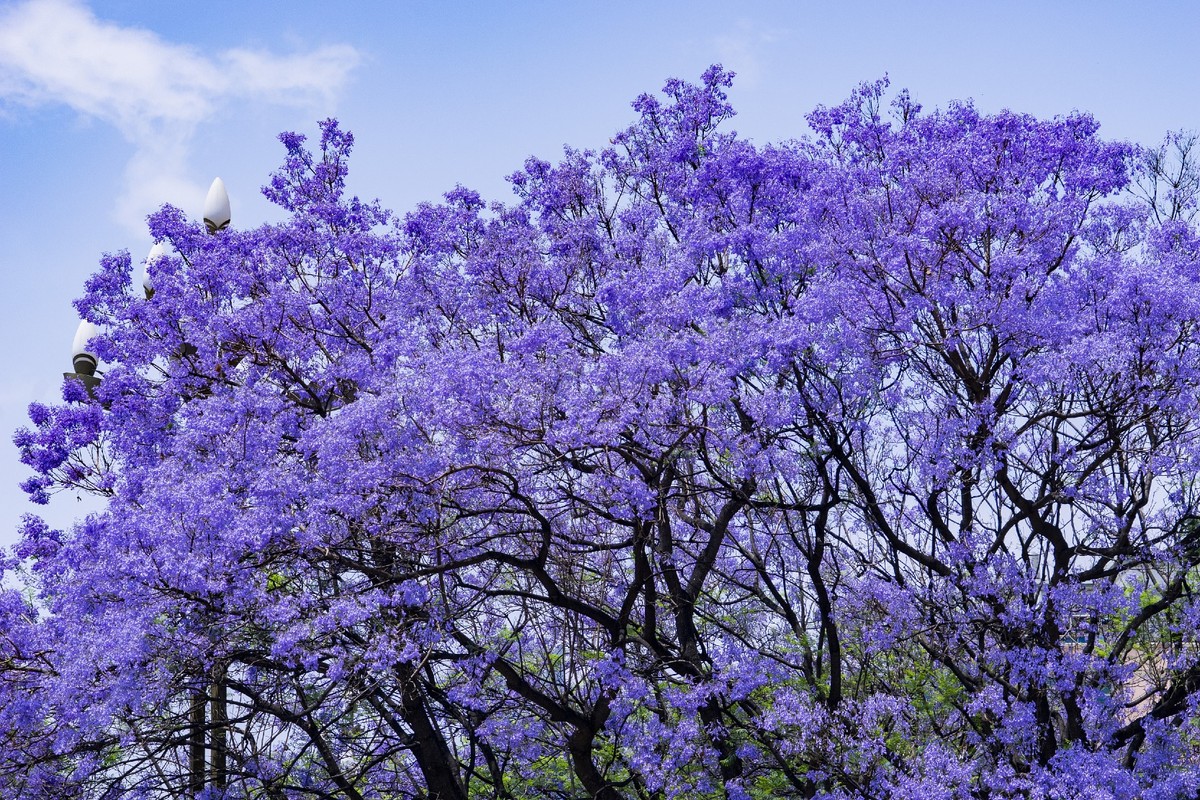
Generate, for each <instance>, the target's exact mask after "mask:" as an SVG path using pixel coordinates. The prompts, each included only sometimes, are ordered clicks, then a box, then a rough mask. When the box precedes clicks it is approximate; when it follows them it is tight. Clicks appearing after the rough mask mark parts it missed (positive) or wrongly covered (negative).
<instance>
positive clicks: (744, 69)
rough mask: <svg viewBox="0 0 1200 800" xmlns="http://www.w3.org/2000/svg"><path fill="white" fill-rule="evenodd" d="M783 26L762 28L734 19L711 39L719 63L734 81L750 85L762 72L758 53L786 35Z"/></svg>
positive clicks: (760, 55) (751, 85)
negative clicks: (729, 26)
mask: <svg viewBox="0 0 1200 800" xmlns="http://www.w3.org/2000/svg"><path fill="white" fill-rule="evenodd" d="M787 33H788V32H787V31H786V30H783V29H776V30H769V31H768V30H763V29H762V28H761V26H756V25H754V24H752V23H751V22H749V21H748V20H744V19H742V20H738V21H737V22H736V23H735V24H734V26H733V28H731V29H730V30H729V31H728V32H726V33H724V34H722V35H720V36H717V37H716V38H715V40H714V41H713V44H714V45H715V47H716V51H717V56H718V57H719V58H720V59H721V63H722V64H723V65H724V66H726V67H728V68H729V69H732V70H733V71H734V72H736V73H737V76H738V84H739V85H741V86H743V87H754V86H755V85H757V84H758V82H759V80H760V79H761V78H762V74H763V61H764V59H763V58H762V53H763V51H764V50H766V49H767V48H769V47H770V46H771V45H773V44H775V43H776V42H778V41H781V40H782V39H784V38H786V36H787Z"/></svg>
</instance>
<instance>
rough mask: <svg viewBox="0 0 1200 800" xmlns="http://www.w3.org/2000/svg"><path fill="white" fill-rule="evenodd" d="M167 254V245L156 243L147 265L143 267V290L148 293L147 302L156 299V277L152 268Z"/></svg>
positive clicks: (147, 259)
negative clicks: (151, 272) (151, 271)
mask: <svg viewBox="0 0 1200 800" xmlns="http://www.w3.org/2000/svg"><path fill="white" fill-rule="evenodd" d="M166 254H167V247H166V245H164V244H163V243H162V242H155V243H154V246H153V247H151V248H150V253H149V254H148V255H147V256H146V263H145V264H143V265H142V290H143V291H144V292H145V293H146V299H147V300H149V299H150V298H151V297H154V276H153V275H151V274H150V266H151V265H152V264H153V263H154V262H155V261H158V260H159V259H160V258H162V257H163V256H165V255H166Z"/></svg>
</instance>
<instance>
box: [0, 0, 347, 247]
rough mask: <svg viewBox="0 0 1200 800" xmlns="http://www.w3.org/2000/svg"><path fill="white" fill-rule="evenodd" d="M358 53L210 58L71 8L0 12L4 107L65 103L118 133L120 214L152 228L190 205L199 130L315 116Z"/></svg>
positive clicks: (35, 0) (42, 4) (36, 0)
mask: <svg viewBox="0 0 1200 800" xmlns="http://www.w3.org/2000/svg"><path fill="white" fill-rule="evenodd" d="M358 61H359V56H358V53H357V52H356V51H355V50H354V49H353V48H352V47H349V46H345V45H333V46H327V47H321V48H318V49H315V50H312V51H309V52H304V53H293V54H288V55H277V54H274V53H270V52H262V51H257V50H248V49H230V50H225V51H222V52H219V53H215V54H206V53H202V52H201V51H200V50H199V49H197V48H195V47H192V46H190V45H186V44H179V43H174V42H169V41H165V40H164V39H162V38H161V37H160V36H158V35H157V34H155V33H153V32H151V31H148V30H143V29H140V28H133V27H122V26H120V25H116V24H113V23H110V22H106V21H103V20H100V19H97V18H96V16H95V15H94V14H93V13H92V12H91V11H90V10H89V9H88V8H87V7H85V6H83V5H81V4H79V3H78V2H73V1H72V0H29V2H25V3H20V4H17V5H15V6H11V7H9V8H8V9H0V100H4V101H7V102H9V103H19V104H27V105H44V104H65V105H67V106H69V107H71V108H73V109H75V110H76V111H78V112H79V113H80V114H83V115H86V116H88V117H93V118H95V119H98V120H101V121H103V122H106V123H108V124H111V125H113V126H114V127H116V128H117V129H118V130H119V131H120V132H121V134H122V135H123V136H124V137H125V138H126V139H128V140H129V141H130V142H131V143H132V144H133V146H134V154H133V156H132V157H131V159H130V161H129V163H128V165H127V166H126V173H125V179H126V184H125V186H124V187H123V190H122V192H121V195H120V198H119V201H118V204H117V208H116V209H115V214H116V216H117V219H118V221H119V222H121V223H123V224H126V225H129V226H131V227H136V228H137V229H138V230H141V229H142V228H143V218H144V215H145V214H146V212H147V211H148V210H150V209H152V208H154V207H157V206H158V205H159V204H160V203H161V202H163V201H164V199H165V200H169V201H171V202H175V203H177V204H182V201H183V199H184V198H188V197H191V196H192V195H193V194H194V193H195V192H196V190H197V186H196V185H195V184H193V182H192V181H190V180H188V178H187V169H186V166H187V159H188V153H189V143H190V140H191V138H192V135H193V134H194V133H195V131H196V128H197V126H199V125H200V124H201V123H202V122H204V121H205V120H207V119H209V118H211V117H212V116H213V115H215V114H216V113H217V112H218V111H219V110H220V109H221V108H222V107H223V106H225V105H227V104H229V103H231V102H235V101H238V100H247V99H249V100H254V101H255V102H266V103H274V104H280V105H287V106H301V107H316V106H318V105H321V104H324V103H326V102H327V101H328V100H330V99H331V98H332V97H334V96H336V94H337V93H338V92H339V90H340V89H341V88H342V86H343V85H344V84H345V82H346V79H347V77H348V75H349V73H350V71H351V70H352V69H353V68H354V66H355V65H356V64H357V63H358Z"/></svg>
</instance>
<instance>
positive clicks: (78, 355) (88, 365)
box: [63, 319, 100, 395]
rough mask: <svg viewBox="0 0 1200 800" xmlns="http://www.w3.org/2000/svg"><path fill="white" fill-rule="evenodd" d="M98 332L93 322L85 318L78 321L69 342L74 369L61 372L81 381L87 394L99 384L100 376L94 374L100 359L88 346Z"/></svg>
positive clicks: (67, 376) (64, 375) (66, 376)
mask: <svg viewBox="0 0 1200 800" xmlns="http://www.w3.org/2000/svg"><path fill="white" fill-rule="evenodd" d="M99 334H100V328H99V327H97V326H96V325H95V324H94V323H91V322H88V321H87V320H86V319H85V320H83V321H82V322H80V323H79V327H78V328H76V329H75V340H74V341H73V342H72V343H71V363H72V365H73V366H74V367H75V371H74V372H64V373H63V377H64V378H68V379H71V380H77V381H79V382H80V383H82V384H83V386H84V388H85V389H87V392H88V394H89V395H91V394H92V393H93V392H95V390H96V387H97V386H99V385H100V378H99V377H98V376H97V375H96V367H97V366H98V365H99V363H100V360H99V359H98V358H96V354H95V353H94V352H92V348H91V347H90V346H89V345H90V343H91V341H92V339H93V338H95V337H96V336H98V335H99Z"/></svg>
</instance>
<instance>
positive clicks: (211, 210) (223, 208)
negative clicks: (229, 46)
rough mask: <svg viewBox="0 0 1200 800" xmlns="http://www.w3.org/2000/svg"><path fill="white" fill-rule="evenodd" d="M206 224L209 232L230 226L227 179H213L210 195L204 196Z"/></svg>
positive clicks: (209, 188) (209, 190)
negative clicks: (226, 189)
mask: <svg viewBox="0 0 1200 800" xmlns="http://www.w3.org/2000/svg"><path fill="white" fill-rule="evenodd" d="M204 225H205V227H207V228H208V232H209V233H216V232H217V231H223V230H225V229H226V228H228V227H229V192H227V191H225V181H223V180H221V179H220V178H214V179H213V182H212V186H209V187H208V196H207V197H205V198H204Z"/></svg>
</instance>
